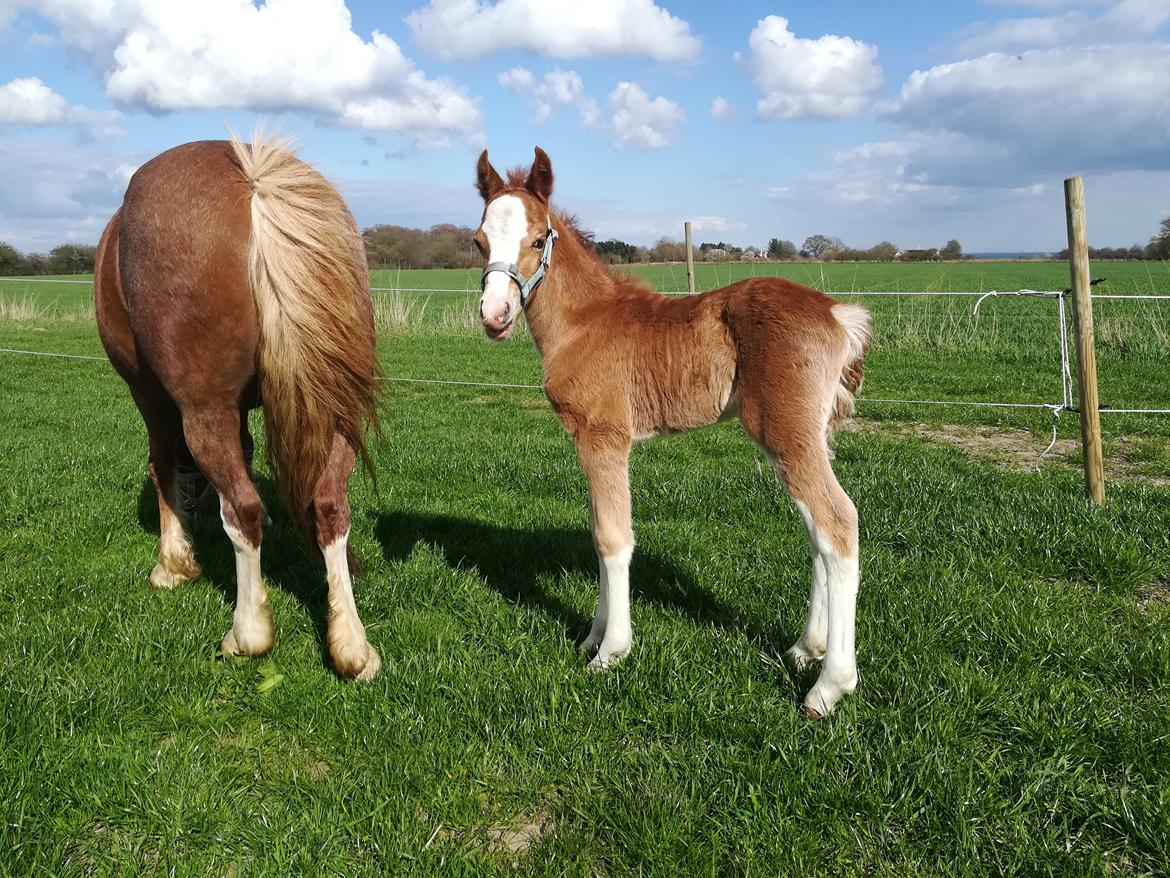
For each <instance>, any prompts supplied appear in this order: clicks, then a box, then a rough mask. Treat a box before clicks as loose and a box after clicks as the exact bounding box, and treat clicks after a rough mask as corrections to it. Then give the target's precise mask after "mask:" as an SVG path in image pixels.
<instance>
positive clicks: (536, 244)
mask: <svg viewBox="0 0 1170 878" xmlns="http://www.w3.org/2000/svg"><path fill="white" fill-rule="evenodd" d="M532 249H533V250H543V249H544V238H537V239H536V240H535V241H533V242H532Z"/></svg>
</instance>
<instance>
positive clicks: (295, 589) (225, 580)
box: [138, 475, 333, 668]
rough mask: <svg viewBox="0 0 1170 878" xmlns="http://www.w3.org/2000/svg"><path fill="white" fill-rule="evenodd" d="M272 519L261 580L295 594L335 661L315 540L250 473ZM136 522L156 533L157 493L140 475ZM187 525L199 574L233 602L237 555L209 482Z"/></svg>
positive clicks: (268, 485) (266, 483)
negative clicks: (306, 535)
mask: <svg viewBox="0 0 1170 878" xmlns="http://www.w3.org/2000/svg"><path fill="white" fill-rule="evenodd" d="M253 481H254V483H255V485H256V490H257V491H258V492H259V494H260V499H261V501H262V502H263V503H264V508H265V509H266V510H267V511H268V514H269V516H270V517H271V521H270V522H268V523H267V524H265V527H264V546H263V550H262V552H261V557H262V559H263V570H264V579H265V582H266V583H267V584H268V585H269V586H270V587H275V588H279V589H281V590H282V591H284V592H286V593H287V594H289V595H291V596H292V597H294V598H295V599H296V600H297V601H298V602H299V603H300V604H301V606H302V607H303V608H304V610H305V613H306V614H307V615H308V617H309V619H310V621H311V623H312V625H313V630H314V633H315V634H316V637H317V645H318V648H319V650H320V652H321V660H322V662H323V664H325V665H326V666H327V667H330V668H332V667H333V661H332V659H331V658H330V656H329V646H328V641H327V639H326V635H327V633H328V624H329V623H328V586H327V584H326V580H325V576H324V570H325V564H324V560H323V559H322V557H321V553H320V551H319V550H318V549H317V547H316V546H310V545H309V543H308V542H306V540H305V538H304V537H303V536H301V534H300V532H299V531H298V529H297V527H296V525H295V524H294V523H293V521H292V519H291V518H290V517H289V515H288V513H287V512H286V511H285V508H284V504H283V502H282V501H281V499H280V495H279V492H278V490H277V487H276V485H275V483H274V482H273V481H272V480H271V479H269V478H267V477H266V476H261V475H257V476H255V477H254V479H253ZM138 523H139V525H140V526H141V527H142V528H143V529H144V530H146V531H147V532H148V533H153V534H155V535H157V534H158V533H159V519H158V494H157V492H156V491H155V488H154V483H153V482H151V480H150V478H149V477H148V478H146V479H145V480H144V481H143V484H142V488H141V490H140V491H139V494H138ZM188 529H189V532H190V536H191V540H192V543H193V544H194V546H195V558H196V560H198V562H199V566H200V567H202V568H203V578H204V579H206V580H207V581H208V582H210V583H211V584H212V585H214V586H215V587H216V588H217V589H218V590H219V592H220V594H221V595H222V596H223V601H224V603H225V604H228V605H230V606H233V607H234V606H235V603H236V561H235V551H234V549H233V548H232V544H231V541H230V540H228V538H227V534H225V533H224V530H223V523H222V522H221V521H220V517H219V501H218V498H217V495H216V493H215V489H214V488H212V489H210V490H208V492H207V493H206V494H205V495H204V496H203V497H202V498H201V499H200V500H199V501H198V502H196V504H195V506H194V509H193V511H192V513H191V515H190V517H189V522H188Z"/></svg>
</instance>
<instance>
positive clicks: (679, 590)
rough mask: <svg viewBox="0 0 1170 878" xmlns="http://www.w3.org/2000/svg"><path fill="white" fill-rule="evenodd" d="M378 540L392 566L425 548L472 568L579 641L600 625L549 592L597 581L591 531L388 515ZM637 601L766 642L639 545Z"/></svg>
mask: <svg viewBox="0 0 1170 878" xmlns="http://www.w3.org/2000/svg"><path fill="white" fill-rule="evenodd" d="M374 536H375V539H376V540H377V541H378V544H379V545H380V546H381V547H382V555H383V557H384V558H385V560H386V561H387V562H388V563H394V562H396V561H402V560H405V559H406V558H407V557H409V556H410V554H411V553H412V552H413V551H414V549H415V547H416V546H417V545H418V544H419V543H426V544H429V545H432V546H434V547H436V548H437V549H439V551H441V552H442V554H443V556H444V558H445V559H446V562H447V564H448V565H449V566H450V567H452V568H463V569H468V568H473V569H474V570H476V571H477V572H478V573H479V575H480V577H481V578H482V579H483V581H484V582H485V583H486V584H487V585H488V587H490V588H491V589H493V590H494V591H496V592H497V593H499V594H500V595H501V596H502V597H503V598H505V599H506V600H508V601H510V602H512V603H513V604H516V605H518V606H523V607H532V608H535V609H537V610H539V611H541V612H543V613H546V614H547V615H549V616H550V617H552V618H554V619H556V620H557V621H558V622H560V623H561V624H562V625H563V626H564V627H565V629H566V631H567V633H568V634H569V636H570V637H572V638H574V639H575V640H576V641H577V642H578V643H579V642H581V641H583V640H584V639H585V637H586V636H587V635H588V633H589V628H590V626H591V625H592V622H593V619H592V615H591V612H590V614H589V615H586V614H584V613H582V612H580V611H579V610H578V609H577V608H576V607H574V606H573V605H572V604H570V603H568V602H567V601H566V600H565V599H564V598H563V597H562V596H561V595H558V594H556V593H554V592H553V591H552V590H550V589H549V588H548V587H547V585H546V584H547V583H548V582H549V581H550V580H555V579H556V578H558V577H559V576H561V575H563V574H565V573H580V574H582V575H584V576H585V577H586V578H588V579H591V580H594V581H595V580H596V578H597V574H598V570H597V555H596V553H595V551H594V548H593V540H592V538H591V536H590V534H589V532H588V530H586V529H585V528H517V527H507V526H501V525H495V524H486V523H484V522H479V521H471V520H469V519H465V518H457V517H454V516H448V515H425V514H419V513H413V512H384V513H382V514H380V515H379V516H378V518H377V520H376V522H375V524H374ZM630 582H631V599H632V600H633V601H635V602H638V603H642V604H651V605H655V606H658V607H662V608H665V609H668V610H671V611H673V612H678V613H681V614H682V615H683V616H685V617H687V618H688V619H690V620H692V621H694V622H696V623H698V624H702V625H710V626H714V627H718V628H722V629H725V630H727V631H729V632H737V633H744V634H747V636H748V637H750V638H752V639H753V640H759V639H763V638H764V637H765V633H764V631H763V630H762V628H761V627H760V626H759V625H758V624H757V623H755V622H754V621H753V620H751V619H745V618H744V617H743V613H742V612H741V611H739V610H738V609H737V608H736V607H734V606H731V605H729V604H727V603H724V602H723V601H722V600H720V599H719V598H717V597H716V596H715V595H713V594H712V593H711V592H710V591H709V590H708V589H706V588H704V587H703V586H702V585H701V584H699V583H698V582H696V581H695V579H694V577H693V576H692V575H691V574H690V573H689V572H687V571H685V570H683V569H682V568H680V567H678V566H677V565H675V564H673V563H672V562H670V561H668V560H666V559H664V558H663V557H661V556H660V555H658V554H657V553H656V552H654V551H648V550H646V549H644V548H642V547H639V548H638V549H636V550H635V552H634V559H633V562H632V564H631V568H630Z"/></svg>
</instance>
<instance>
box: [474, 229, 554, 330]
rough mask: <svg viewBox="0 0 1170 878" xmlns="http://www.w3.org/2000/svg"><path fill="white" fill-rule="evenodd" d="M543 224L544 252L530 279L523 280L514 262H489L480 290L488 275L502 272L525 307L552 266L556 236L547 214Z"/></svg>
mask: <svg viewBox="0 0 1170 878" xmlns="http://www.w3.org/2000/svg"><path fill="white" fill-rule="evenodd" d="M544 223H545V235H544V252H543V253H542V254H541V256H540V267H539V268H537V269H536V271H535V272H533V274H532V277H530V278H525V277H524V275H523V274H521V273H520V268H519V267H518V266H517V265H516V263H514V262H489V263H488V264H487V265H485V266H484V267H483V276H482V277H481V278H480V280H479V287H480V289H483V287H484V285H485V284H487V278H488V275H489V274H491V273H492V272H493V271H499V272H502V273H503V274H506V275H508V277H510V278H512V280H514V281H516V286H518V287H519V288H520V307H521V308H525V307H527V305H528V299H529V297H530V296H531V295H532V293H533V292H534V291H535V290H536V288H537V286H538V285H539V284H540V282H541V281H542V280H544V271H545V269H546V268H548V267H549V266H550V265H551V264H552V252H553V245H554V244H555V243H556V242H557V237H558V235H557V233H556V231H555V230H554V229H553V227H552V219H551V218H550V217H549V215H548V214H545V216H544Z"/></svg>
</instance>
